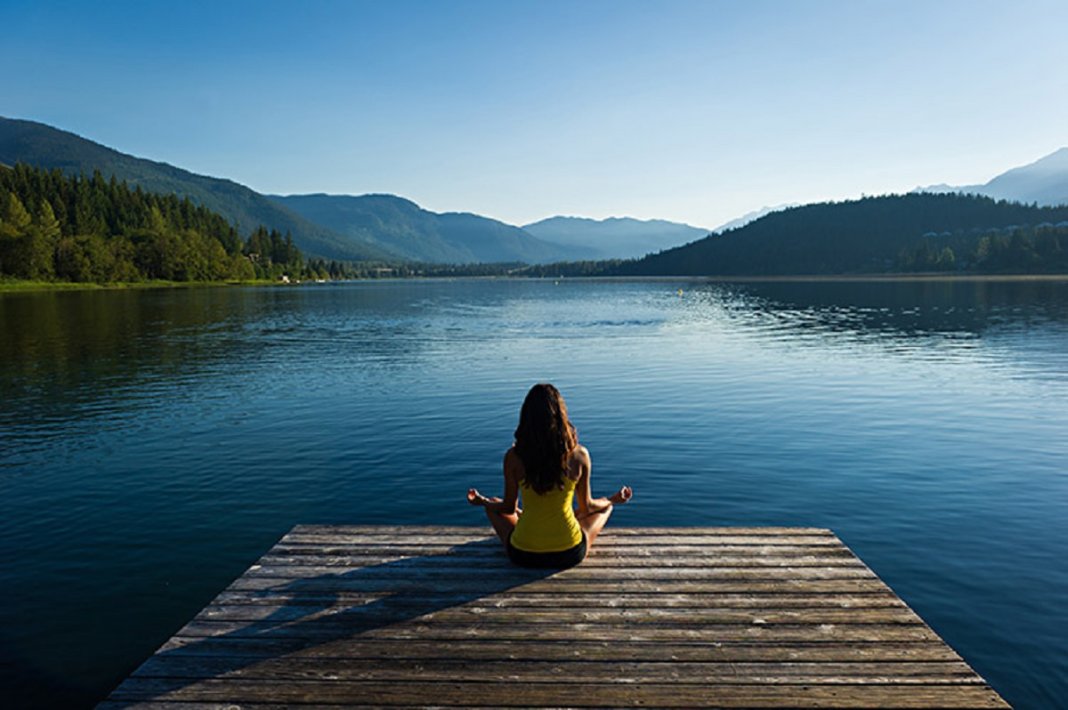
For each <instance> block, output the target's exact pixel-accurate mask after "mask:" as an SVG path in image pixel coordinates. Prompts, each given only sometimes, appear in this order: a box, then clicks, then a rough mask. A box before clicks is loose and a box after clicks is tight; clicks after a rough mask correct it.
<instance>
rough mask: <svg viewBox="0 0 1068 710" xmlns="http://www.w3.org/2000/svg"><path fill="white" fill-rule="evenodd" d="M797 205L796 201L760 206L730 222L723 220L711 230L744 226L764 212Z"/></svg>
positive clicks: (725, 229)
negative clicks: (772, 205)
mask: <svg viewBox="0 0 1068 710" xmlns="http://www.w3.org/2000/svg"><path fill="white" fill-rule="evenodd" d="M797 205H798V203H796V202H790V203H788V204H782V205H775V206H774V207H761V208H760V209H758V210H753V211H752V212H746V213H745V214H743V215H742V216H741V217H738V218H736V219H732V220H731V221H730V222H724V223H723V224H721V225H719V226H718V227H716V228H715V229H713V230H712V231H713V232H726V231H727V230H730V229H738V228H739V227H744V226H745V225H747V224H749V223H750V222H752V221H754V220H758V219H760V218H761V217H763V216H764V215H766V214H771V213H772V212H778V211H779V210H784V209H786V208H787V207H797Z"/></svg>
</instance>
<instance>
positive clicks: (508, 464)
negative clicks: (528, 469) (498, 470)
mask: <svg viewBox="0 0 1068 710" xmlns="http://www.w3.org/2000/svg"><path fill="white" fill-rule="evenodd" d="M504 466H505V468H514V467H516V466H518V467H520V468H522V467H523V459H521V458H519V452H518V451H516V450H515V447H514V446H513V447H511V448H510V449H508V450H507V451H505V452H504Z"/></svg>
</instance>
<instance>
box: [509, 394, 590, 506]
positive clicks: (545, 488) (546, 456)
mask: <svg viewBox="0 0 1068 710" xmlns="http://www.w3.org/2000/svg"><path fill="white" fill-rule="evenodd" d="M576 446H578V434H577V433H576V432H575V427H574V426H572V425H571V420H570V419H568V418H567V405H565V404H564V398H563V397H561V396H560V392H559V391H558V390H557V389H556V388H555V387H553V386H552V385H550V384H537V385H534V386H533V387H531V388H530V391H529V392H527V397H526V399H524V400H523V408H522V409H521V410H519V426H518V427H516V430H515V452H516V453H517V454H519V458H520V459H522V461H523V470H524V476H523V480H524V481H526V484H527V485H528V486H530V487H531V488H533V489H534V492H535V493H548V492H549V491H550V490H552V489H553V488H562V487H563V485H564V478H565V477H566V476H567V461H568V457H569V456H570V455H571V452H572V451H573V450H574V449H575V447H576Z"/></svg>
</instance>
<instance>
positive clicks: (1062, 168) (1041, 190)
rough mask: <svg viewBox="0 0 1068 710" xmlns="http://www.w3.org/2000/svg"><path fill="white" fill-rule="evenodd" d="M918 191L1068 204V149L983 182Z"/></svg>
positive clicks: (930, 186) (919, 190) (921, 188)
mask: <svg viewBox="0 0 1068 710" xmlns="http://www.w3.org/2000/svg"><path fill="white" fill-rule="evenodd" d="M916 191H917V192H932V193H941V192H960V193H966V194H976V195H986V196H987V197H993V198H995V199H999V200H1014V201H1016V202H1025V203H1031V202H1035V203H1038V204H1039V205H1046V206H1051V205H1065V204H1068V148H1061V149H1060V150H1057V151H1054V152H1053V153H1050V154H1049V155H1047V156H1046V157H1044V158H1041V159H1039V160H1036V161H1035V162H1033V163H1029V164H1028V165H1023V166H1020V167H1018V168H1013V169H1012V170H1009V171H1007V172H1004V173H1002V174H1000V175H998V176H997V177H995V178H993V179H991V180H990V181H989V182H987V183H985V184H983V185H958V186H951V185H945V184H941V185H929V186H927V187H920V188H917V189H916Z"/></svg>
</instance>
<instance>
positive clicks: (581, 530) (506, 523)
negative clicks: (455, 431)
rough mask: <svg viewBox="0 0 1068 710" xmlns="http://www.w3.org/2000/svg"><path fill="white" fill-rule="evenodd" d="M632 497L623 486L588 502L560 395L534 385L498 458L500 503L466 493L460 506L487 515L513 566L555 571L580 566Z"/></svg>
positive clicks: (585, 465)
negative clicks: (500, 459) (614, 509)
mask: <svg viewBox="0 0 1068 710" xmlns="http://www.w3.org/2000/svg"><path fill="white" fill-rule="evenodd" d="M520 493H522V496H523V509H522V510H520V508H519V495H520ZM631 495H632V492H631V489H630V487H629V486H623V487H622V488H620V489H619V491H617V492H616V493H614V494H613V495H611V496H609V497H608V498H594V497H593V496H592V494H591V493H590V452H589V451H587V450H586V447H585V446H582V445H580V444H579V443H578V436H577V435H576V433H575V427H573V426H572V425H571V421H570V420H569V419H568V416H567V407H566V406H565V405H564V398H563V397H561V396H560V392H559V391H557V389H556V388H555V387H553V386H552V385H549V384H539V385H534V387H532V388H531V390H530V392H528V393H527V397H526V399H525V400H524V401H523V408H522V409H521V410H520V412H519V426H518V428H516V430H515V444H514V445H513V446H512V448H510V449H508V452H507V453H505V455H504V498H503V499H502V498H498V497H493V498H487V497H486V496H484V495H482V494H481V493H479V492H478V491H477V490H475V489H474V488H472V489H470V490H469V491H467V501H468V502H469V503H470V504H471V505H481V506H482V507H484V508H485V509H486V516H487V517H488V518H489V520H490V523H492V524H493V529H494V530H495V531H496V532H497V535H498V536H499V537H500V538H501V541H502V542H503V543H504V547H505V550H506V551H507V553H508V557H509V558H510V559H511V560H512V562H514V563H516V564H517V565H521V566H523V567H539V568H560V569H562V568H565V567H571V566H573V565H577V564H578V563H579V562H582V560H583V559H585V557H586V552H587V551H588V550H589V548H590V546H592V545H593V541H594V540H596V539H597V534H598V533H600V532H601V529H602V528H604V525H605V523H607V522H608V516H610V515H611V514H612V505H613V504H621V503H626V502H627V501H628V500H630V498H631ZM574 502H577V504H578V514H576V513H575V510H574V507H573V503H574Z"/></svg>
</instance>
